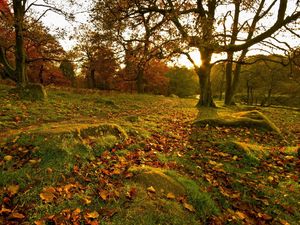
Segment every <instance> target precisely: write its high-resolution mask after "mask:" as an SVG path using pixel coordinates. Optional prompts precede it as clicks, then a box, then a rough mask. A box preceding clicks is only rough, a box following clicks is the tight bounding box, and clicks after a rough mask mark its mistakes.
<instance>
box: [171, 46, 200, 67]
mask: <svg viewBox="0 0 300 225" xmlns="http://www.w3.org/2000/svg"><path fill="white" fill-rule="evenodd" d="M190 56H191V58H192V60H193V61H194V63H195V64H196V65H197V66H200V65H201V59H200V53H199V51H198V50H196V49H195V50H193V51H192V52H190ZM176 61H177V62H176V63H177V65H176V66H179V67H181V66H185V67H187V68H192V67H194V65H193V64H192V63H191V61H190V60H189V59H188V58H187V57H186V56H185V55H181V56H180V57H178V59H177V60H176Z"/></svg>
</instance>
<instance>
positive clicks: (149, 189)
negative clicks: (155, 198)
mask: <svg viewBox="0 0 300 225" xmlns="http://www.w3.org/2000/svg"><path fill="white" fill-rule="evenodd" d="M147 191H148V192H150V193H153V194H154V193H156V190H155V189H154V187H153V186H150V187H148V188H147Z"/></svg>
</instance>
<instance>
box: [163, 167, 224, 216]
mask: <svg viewBox="0 0 300 225" xmlns="http://www.w3.org/2000/svg"><path fill="white" fill-rule="evenodd" d="M166 174H168V175H170V176H171V177H172V178H174V179H176V180H177V181H178V182H179V183H180V184H181V185H183V186H184V188H185V190H186V192H187V196H188V200H189V202H190V203H191V204H192V205H193V206H194V208H195V210H196V215H197V217H198V218H199V219H201V221H203V222H205V221H206V220H207V219H208V218H210V217H211V216H213V215H216V214H218V213H219V212H220V210H219V208H218V206H217V205H216V203H215V202H214V201H213V199H212V197H211V196H210V194H209V193H206V192H201V191H200V186H199V185H198V184H197V183H196V182H195V181H193V180H191V179H188V178H186V177H183V176H180V175H178V173H176V172H174V171H166Z"/></svg>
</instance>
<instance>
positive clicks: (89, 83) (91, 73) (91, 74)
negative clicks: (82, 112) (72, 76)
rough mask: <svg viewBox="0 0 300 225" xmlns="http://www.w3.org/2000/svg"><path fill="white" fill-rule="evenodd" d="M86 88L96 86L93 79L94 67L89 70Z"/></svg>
mask: <svg viewBox="0 0 300 225" xmlns="http://www.w3.org/2000/svg"><path fill="white" fill-rule="evenodd" d="M87 78H88V88H91V89H93V88H95V87H96V80H95V69H91V70H90V74H89V75H88V77H87Z"/></svg>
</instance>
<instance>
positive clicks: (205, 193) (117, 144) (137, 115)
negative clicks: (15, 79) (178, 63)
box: [0, 86, 300, 225]
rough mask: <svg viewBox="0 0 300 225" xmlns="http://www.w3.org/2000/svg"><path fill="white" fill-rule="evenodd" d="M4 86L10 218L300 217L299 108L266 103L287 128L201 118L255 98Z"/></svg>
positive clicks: (175, 220) (2, 153)
mask: <svg viewBox="0 0 300 225" xmlns="http://www.w3.org/2000/svg"><path fill="white" fill-rule="evenodd" d="M47 94H48V98H47V100H46V101H35V102H32V101H25V100H22V101H21V100H20V99H19V98H18V96H17V95H15V94H14V93H13V92H12V91H11V88H10V87H8V86H0V99H1V100H0V130H1V132H0V143H1V144H0V168H1V174H0V199H1V202H0V205H1V208H0V224H36V225H41V224H93V225H96V224H123V225H126V224H128V225H131V224H145V225H148V224H150V225H151V224H153V225H154V224H178V225H179V224H282V225H286V224H295V225H296V224H300V211H299V208H300V183H299V180H300V156H299V153H298V152H297V151H298V148H299V133H300V124H299V121H300V113H299V111H297V110H292V111H291V110H286V109H280V108H255V110H258V111H259V112H261V113H263V114H264V115H266V116H267V117H268V118H269V119H270V121H272V122H273V123H274V124H275V125H276V126H277V127H278V128H279V129H280V133H278V132H272V131H267V130H265V129H259V128H258V127H255V126H249V127H243V126H234V127H231V126H218V125H215V124H214V125H213V124H207V125H204V126H197V124H194V121H195V120H197V119H199V118H198V116H199V115H200V116H201V115H206V117H208V118H209V117H214V118H215V117H216V116H220V118H221V117H222V118H230V117H231V116H232V115H233V114H234V113H240V112H242V111H248V110H253V108H251V109H249V108H247V107H244V106H237V107H232V108H226V107H222V106H221V105H220V104H219V105H220V107H219V108H218V109H215V110H213V111H214V112H211V111H207V110H205V109H200V112H199V110H197V109H196V108H195V105H196V103H197V100H196V99H180V98H168V97H163V96H151V95H135V94H121V93H114V92H100V91H87V90H76V89H69V90H63V89H59V88H52V89H51V88H48V89H47Z"/></svg>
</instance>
